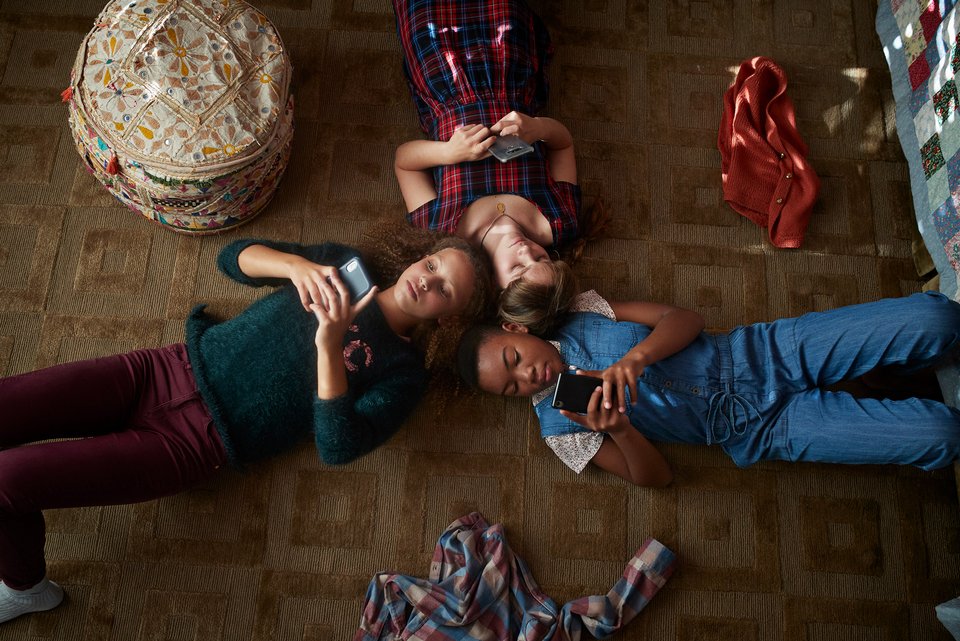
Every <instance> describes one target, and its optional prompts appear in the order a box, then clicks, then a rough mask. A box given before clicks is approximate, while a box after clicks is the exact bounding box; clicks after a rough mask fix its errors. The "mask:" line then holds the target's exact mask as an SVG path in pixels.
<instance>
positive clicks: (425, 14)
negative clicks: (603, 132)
mask: <svg viewBox="0 0 960 641" xmlns="http://www.w3.org/2000/svg"><path fill="white" fill-rule="evenodd" d="M393 7H394V12H395V13H396V18H397V31H398V34H399V36H400V43H401V46H402V49H403V52H404V69H405V71H406V74H407V80H408V83H409V86H410V91H411V93H412V95H413V99H414V103H415V104H416V106H417V112H418V116H419V119H420V126H421V128H422V129H423V131H424V132H425V133H426V134H427V135H429V136H430V140H412V141H409V142H406V143H404V144H402V145H400V147H399V148H398V149H397V153H396V159H395V164H394V169H395V171H396V175H397V180H398V181H399V184H400V191H401V192H402V194H403V198H404V201H405V203H406V206H407V210H408V212H409V214H408V219H409V221H410V223H411V224H413V225H415V226H417V227H422V228H426V229H431V230H438V231H445V232H450V233H454V234H456V235H457V236H460V237H462V238H465V239H467V240H469V241H472V242H474V243H476V244H478V245H481V246H483V248H484V249H485V250H486V251H487V253H488V254H489V255H490V257H491V259H492V261H493V264H494V277H495V280H496V283H497V285H498V286H499V287H501V288H508V286H509V287H510V288H516V287H518V286H521V285H522V286H524V287H526V288H527V289H528V290H529V289H530V288H531V287H532V288H533V289H535V290H537V291H536V292H533V294H534V295H535V296H539V297H540V300H545V301H547V302H546V304H547V305H553V306H558V305H559V306H560V307H563V306H565V304H566V302H568V301H569V298H571V297H572V295H573V294H574V293H575V290H573V289H571V288H570V287H558V286H557V282H558V281H562V282H567V283H572V282H573V280H572V278H565V279H564V278H562V276H563V273H565V272H569V267H568V266H567V265H566V264H565V263H562V261H551V260H550V256H549V254H548V253H547V249H546V248H550V247H553V248H557V249H561V248H563V247H565V246H567V245H569V244H570V242H571V241H573V240H575V239H576V238H577V237H578V236H579V230H578V213H579V211H580V188H579V187H578V186H577V169H576V162H575V159H574V150H573V139H572V137H571V136H570V132H569V131H568V130H567V128H566V127H565V126H563V125H562V124H561V123H559V122H557V121H556V120H554V119H553V118H546V117H536V114H537V113H538V112H539V111H540V109H541V108H542V107H543V106H544V104H545V102H546V99H547V78H546V74H545V68H544V67H545V65H546V63H547V61H548V58H549V54H550V52H551V46H550V37H549V35H548V33H547V31H546V28H545V27H544V25H543V23H542V22H541V21H540V18H539V17H538V16H537V15H536V14H534V13H533V11H531V10H530V8H529V7H528V6H527V5H526V3H525V2H523V0H463V1H459V2H449V1H446V2H444V1H442V0H394V2H393ZM509 134H517V135H519V136H520V137H521V138H523V139H524V140H525V141H527V142H530V143H531V144H533V146H534V148H535V150H534V152H533V153H529V154H527V155H524V156H520V157H517V158H514V159H512V160H510V161H508V162H505V163H501V162H499V161H498V160H497V159H496V158H493V157H492V156H491V155H490V153H489V151H488V149H489V148H490V146H491V145H492V144H493V142H494V140H495V138H496V136H500V135H509ZM558 276H560V278H558ZM556 290H561V291H556ZM505 295H507V296H509V289H508V291H507V292H505ZM551 298H552V299H554V300H553V302H550V299H551Z"/></svg>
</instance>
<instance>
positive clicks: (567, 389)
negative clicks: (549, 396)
mask: <svg viewBox="0 0 960 641" xmlns="http://www.w3.org/2000/svg"><path fill="white" fill-rule="evenodd" d="M602 385H603V380H601V379H599V378H597V377H596V376H586V375H584V374H573V373H571V372H560V376H559V378H557V387H556V389H555V390H554V392H553V402H552V405H553V407H555V408H557V409H561V410H568V411H570V412H576V413H577V414H586V413H587V405H588V404H589V403H590V397H591V396H592V395H593V391H594V390H595V389H597V388H598V387H600V386H602Z"/></svg>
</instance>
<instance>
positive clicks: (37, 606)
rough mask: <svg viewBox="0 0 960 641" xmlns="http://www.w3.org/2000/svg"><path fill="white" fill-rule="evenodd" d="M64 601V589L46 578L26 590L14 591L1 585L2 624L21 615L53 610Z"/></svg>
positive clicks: (0, 613) (0, 621) (0, 616)
mask: <svg viewBox="0 0 960 641" xmlns="http://www.w3.org/2000/svg"><path fill="white" fill-rule="evenodd" d="M61 601H63V588H61V587H60V586H59V585H57V584H56V583H54V582H53V581H51V580H50V579H48V578H46V577H44V578H43V580H42V581H40V583H37V584H36V585H35V586H33V587H32V588H28V589H26V590H14V589H13V588H10V587H7V585H6V584H4V583H0V623H3V622H4V621H9V620H10V619H15V618H17V617H18V616H20V615H21V614H29V613H30V612H42V611H44V610H52V609H53V608H55V607H57V606H58V605H60V602H61Z"/></svg>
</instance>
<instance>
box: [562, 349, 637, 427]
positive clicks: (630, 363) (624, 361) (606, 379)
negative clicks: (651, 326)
mask: <svg viewBox="0 0 960 641" xmlns="http://www.w3.org/2000/svg"><path fill="white" fill-rule="evenodd" d="M644 367H645V365H644V363H643V361H642V360H641V359H640V358H639V357H636V356H634V355H632V354H630V353H629V352H628V353H627V354H626V355H625V356H624V357H623V358H621V359H620V360H619V361H617V362H616V363H614V364H613V365H611V366H610V367H608V368H607V369H605V370H603V371H602V372H597V371H587V370H577V374H586V375H588V376H596V377H598V378H602V379H603V407H604V408H605V409H608V410H609V409H613V408H616V409H617V411H619V412H620V413H621V414H623V413H625V412H626V411H627V398H626V394H624V388H626V389H628V390H630V398H631V400H634V401H635V400H636V399H637V379H638V378H640V376H642V375H643V370H644Z"/></svg>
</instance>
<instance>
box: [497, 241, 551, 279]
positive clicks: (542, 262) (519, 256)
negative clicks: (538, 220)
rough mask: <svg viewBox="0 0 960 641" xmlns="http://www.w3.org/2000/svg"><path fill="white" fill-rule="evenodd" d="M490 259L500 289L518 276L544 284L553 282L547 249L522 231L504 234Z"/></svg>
mask: <svg viewBox="0 0 960 641" xmlns="http://www.w3.org/2000/svg"><path fill="white" fill-rule="evenodd" d="M490 259H491V261H492V262H493V277H494V279H495V280H496V283H497V287H499V288H500V289H503V288H505V287H506V286H507V285H509V284H510V283H512V282H513V281H515V280H516V279H518V278H523V279H524V280H526V281H529V282H535V283H540V284H544V285H549V284H551V283H553V274H552V272H550V270H549V269H548V268H547V267H546V265H547V263H549V262H550V256H549V255H548V254H547V250H546V249H544V248H543V247H541V246H540V245H538V244H537V243H535V242H533V241H532V240H530V239H529V238H527V237H526V236H524V235H523V234H521V233H513V234H504V235H503V236H502V237H501V238H500V243H499V244H498V245H497V246H496V247H494V248H493V251H492V252H491V254H490Z"/></svg>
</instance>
